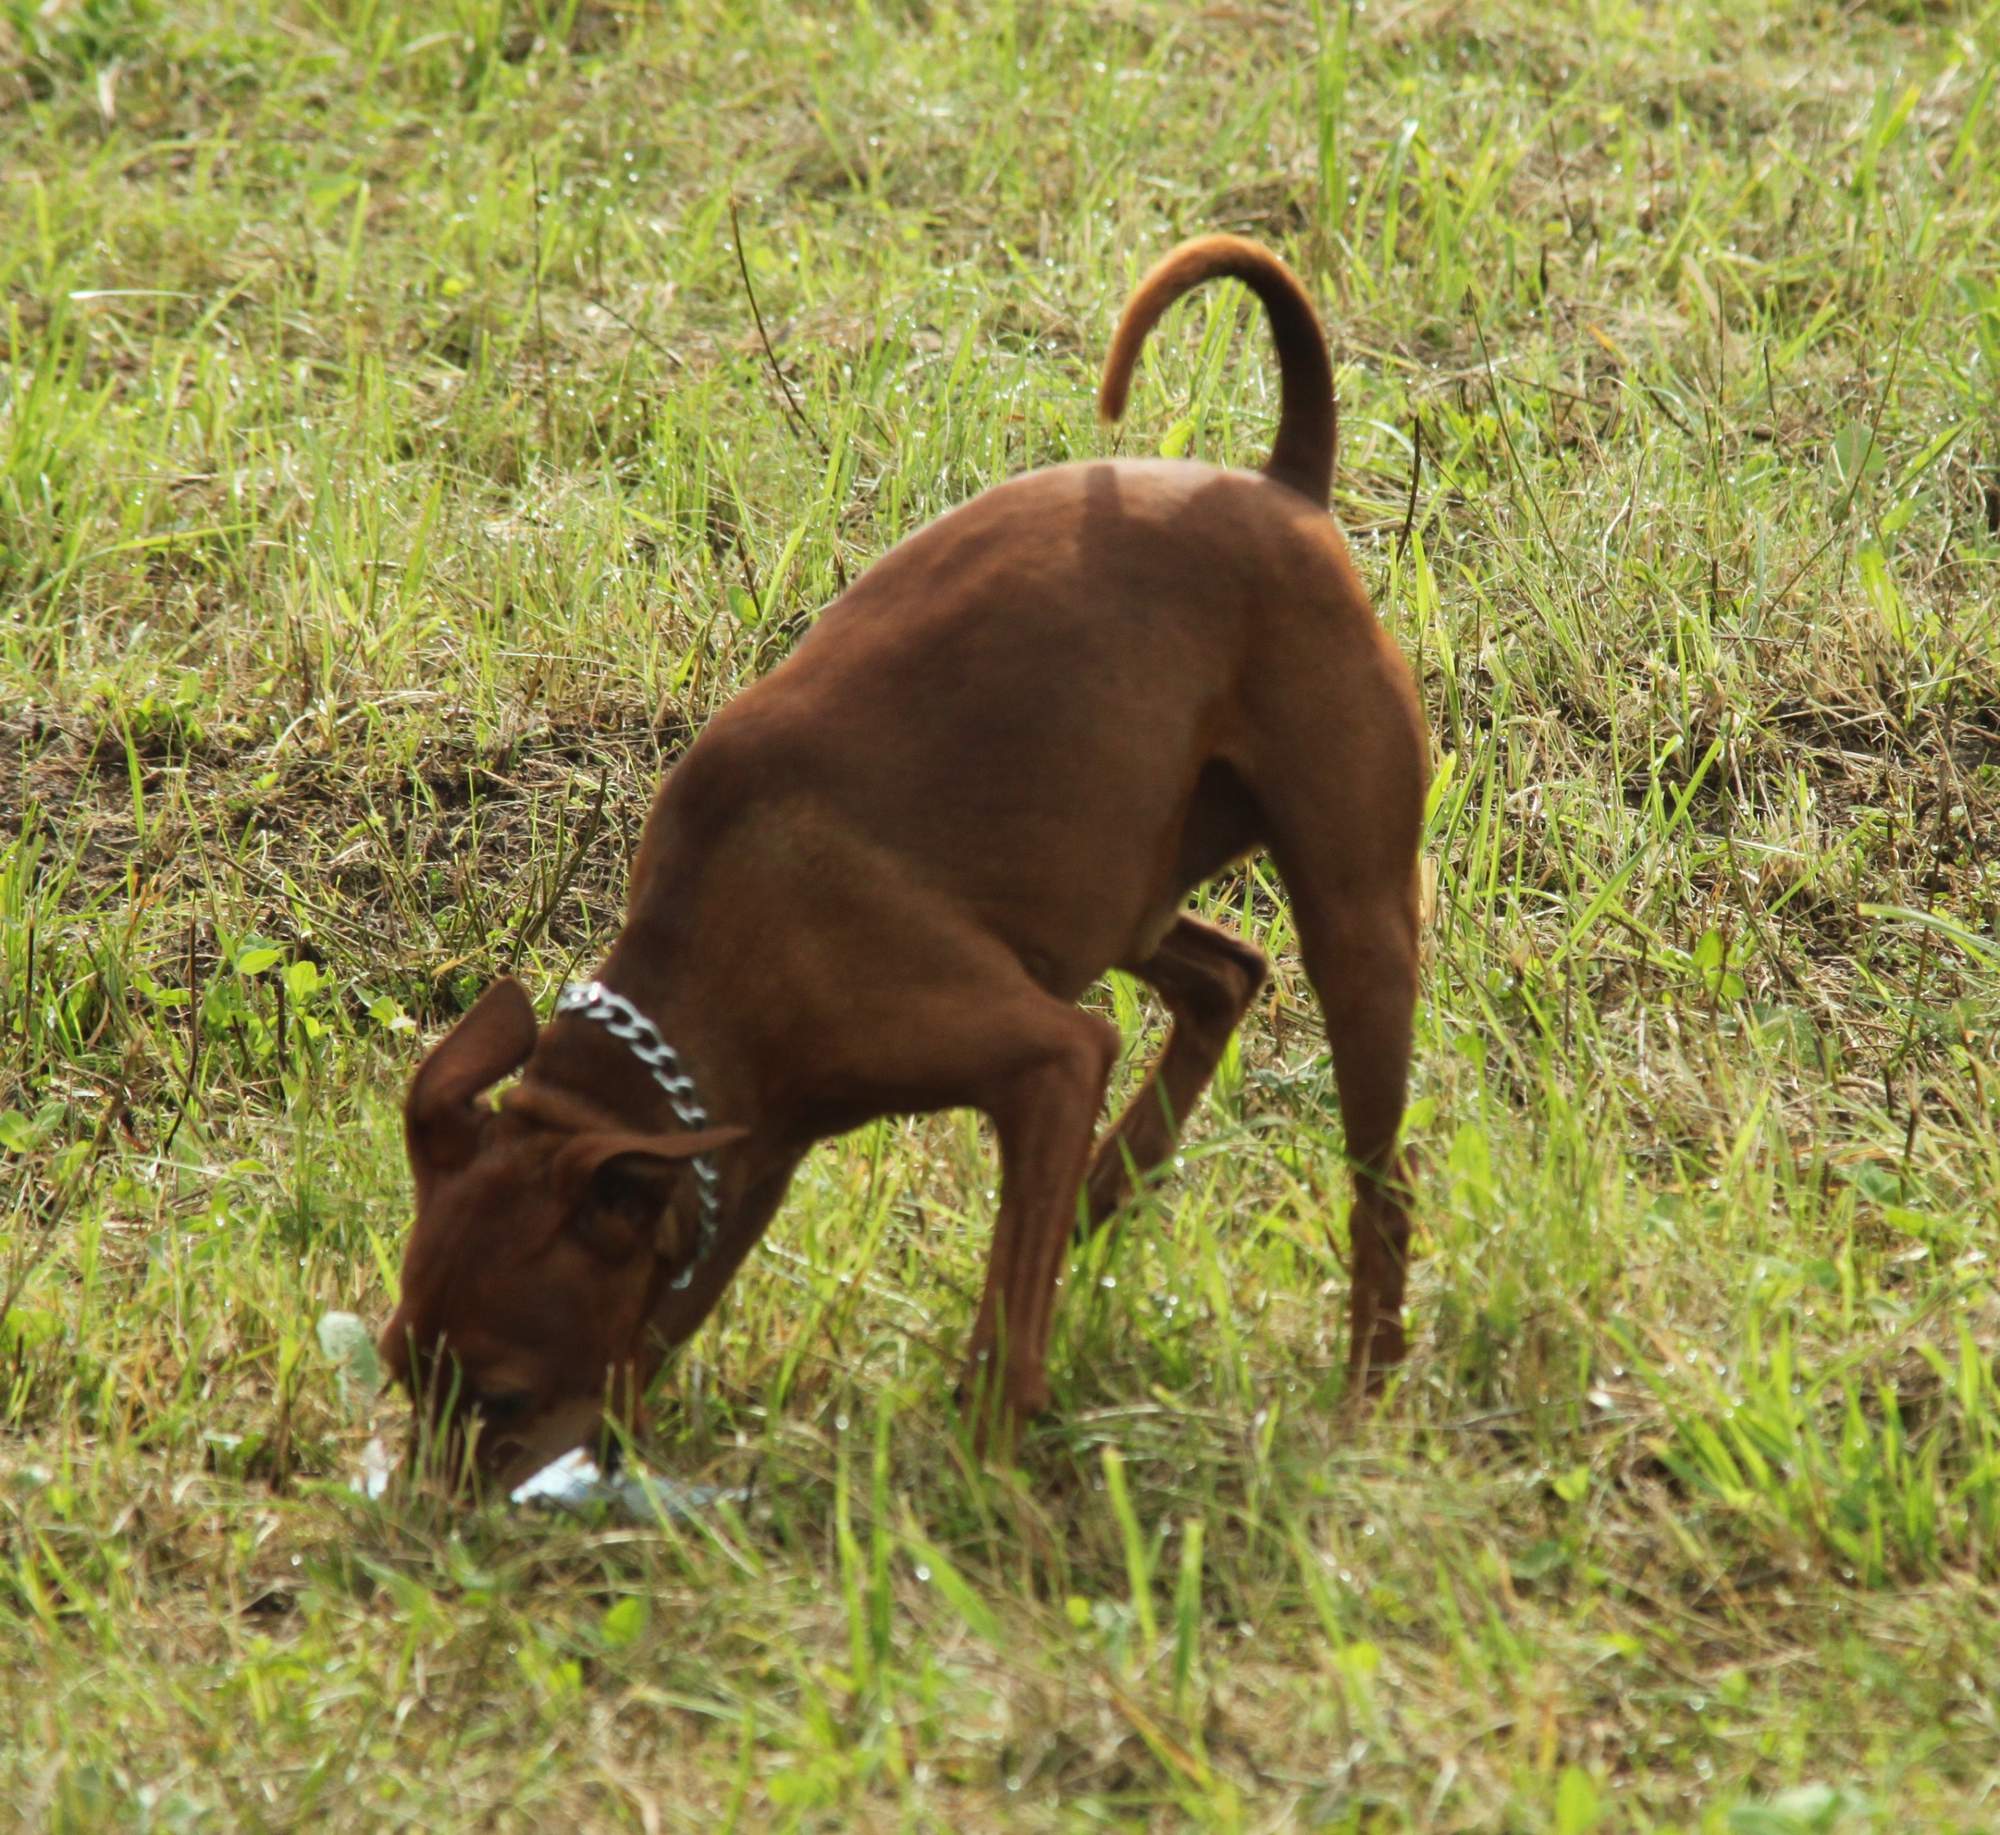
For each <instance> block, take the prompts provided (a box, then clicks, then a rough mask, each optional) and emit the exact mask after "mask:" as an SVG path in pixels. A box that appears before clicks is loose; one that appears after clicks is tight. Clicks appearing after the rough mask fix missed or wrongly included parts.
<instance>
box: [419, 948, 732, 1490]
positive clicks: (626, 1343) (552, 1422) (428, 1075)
mask: <svg viewBox="0 0 2000 1835" xmlns="http://www.w3.org/2000/svg"><path fill="white" fill-rule="evenodd" d="M536 1038H537V1031H536V1026H535V1015H534V1009H533V1008H532V1007H531V1006H530V1004H529V1002H528V996H527V994H526V992H525V991H524V990H523V989H522V987H521V985H520V983H519V982H517V981H513V980H503V981H499V982H496V983H495V984H494V985H493V986H492V987H491V988H489V989H488V990H487V991H486V993H485V994H483V995H482V996H481V997H480V999H479V1001H478V1003H477V1004H476V1005H475V1006H474V1007H473V1008H472V1010H471V1011H470V1012H469V1013H467V1014H466V1015H465V1017H464V1018H463V1019H462V1020H460V1021H459V1023H458V1025H457V1026H456V1027H455V1028H454V1029H453V1030H452V1031H451V1032H450V1033H449V1034H447V1035H446V1037H445V1038H444V1039H443V1040H441V1041H440V1042H439V1043H438V1045H437V1046H436V1047H435V1048H434V1049H433V1050H432V1051H431V1053H430V1055H429V1056H428V1057H426V1058H425V1059H424V1061H423V1063H422V1064H421V1065H420V1066H419V1067H418V1070H417V1074H416V1077H415V1079H414V1080H413V1081H412V1083H411V1085H410V1092H409V1096H408V1098H407V1100H406V1101H405V1103H404V1109H403V1127H404V1137H405V1142H406V1145H407V1146H408V1149H409V1156H410V1169H411V1172H412V1173H413V1174H414V1176H415V1181H416V1198H417V1216H416V1223H415V1226H414V1227H413V1229H412V1231H411V1234H410V1245H409V1250H408V1253H407V1254H406V1256H405V1258H404V1262H403V1292H402V1299H401V1302H400V1303H399V1304H398V1306H397V1307H396V1311H395V1314H394V1316H393V1317H392V1318H391V1319H390V1321H389V1323H388V1325H387V1326H386V1327H385V1328H384V1329H383V1332H382V1336H381V1352H382V1357H383V1359H384V1361H385V1362H386V1363H387V1365H388V1367H389V1369H390V1371H391V1372H392V1373H393V1374H394V1375H395V1377H396V1379H397V1381H398V1382H400V1383H401V1384H402V1385H403V1387H404V1388H405V1389H406V1390H408V1391H409V1394H410V1397H411V1401H412V1403H413V1404H414V1406H415V1409H416V1413H417V1433H416V1439H415V1441H414V1442H413V1444H418V1443H422V1442H424V1441H426V1440H428V1441H429V1442H430V1443H431V1444H432V1445H433V1446H434V1448H435V1450H436V1453H437V1456H438V1457H439V1459H440V1460H441V1461H442V1462H443V1464H444V1468H445V1469H446V1470H448V1471H450V1472H452V1473H454V1474H457V1475H461V1476H476V1477H477V1478H478V1479H480V1480H482V1481H484V1482H486V1483H489V1484H494V1485H498V1486H501V1487H508V1486H512V1485H514V1484H517V1483H519V1482H520V1480H521V1479H523V1478H525V1477H527V1476H528V1475H529V1474H530V1473H532V1472H534V1471H536V1470H537V1469H539V1468H540V1467H541V1466H542V1465H544V1464H546V1463H547V1462H548V1461H549V1460H551V1459H554V1458H557V1457H559V1456H560V1455H561V1454H563V1453H565V1452H567V1451H569V1450H570V1449H571V1448H572V1447H576V1446H581V1445H584V1444H585V1443H587V1442H590V1441H592V1440H594V1439H595V1438H596V1437H597V1436H598V1435H600V1434H601V1433H602V1432H603V1430H604V1428H605V1426H606V1423H607V1419H611V1420H618V1421H621V1422H623V1423H624V1424H626V1425H628V1426H636V1425H637V1423H638V1407H639V1399H640V1396H641V1394H642V1393H643V1391H644V1389H645V1386H646V1384H647V1383H648V1382H649V1381H650V1380H651V1378H652V1376H653V1375H654V1373H655V1372H656V1371H657V1369H658V1368H659V1364H660V1361H661V1358H662V1356H663V1355H664V1351H663V1348H662V1347H661V1346H659V1345H658V1344H657V1343H656V1342H655V1340H654V1337H653V1334H652V1332H651V1330H650V1326H651V1323H652V1317H653V1312H654V1309H655V1307H656V1305H657V1304H658V1303H659V1301H660V1298H661V1296H662V1291H663V1289H664V1287H665V1286H666V1284H667V1283H669V1282H671V1281H672V1280H673V1279H674V1278H675V1276H676V1275H678V1274H679V1273H680V1272H682V1271H683V1270H684V1269H686V1268H687V1266H688V1265H689V1263H690V1261H691V1260H692V1258H693V1256H694V1254H695V1251H696V1232H695V1229H694V1227H693V1224H692V1221H691V1220H692V1218H693V1216H694V1207H693V1206H692V1205H691V1204H689V1203H676V1202H675V1197H676V1193H677V1190H678V1188H679V1185H680V1182H681V1180H682V1178H683V1176H684V1174H685V1173H686V1169H687V1164H688V1161H689V1160H691V1159H692V1158H694V1157H695V1156H696V1155H697V1154H702V1153H709V1152H712V1151H714V1150H715V1149H716V1148H717V1147H719V1146H722V1145H724V1144H726V1143H727V1142H728V1141H731V1140H734V1139H736V1138H738V1137H739V1136H740V1135H741V1134H742V1132H743V1131H742V1130H741V1129H739V1128H709V1129H704V1130H702V1131H701V1132H699V1133H690V1134H645V1133H633V1132H630V1131H626V1130H621V1129H620V1128H618V1127H617V1126H615V1125H613V1124H611V1123H609V1122H603V1121H601V1120H600V1118H598V1117H596V1116H594V1115H593V1114H592V1113H591V1111H590V1109H589V1108H588V1107H587V1105H585V1104H583V1103H581V1102H578V1103H574V1104H571V1103H564V1104H560V1105H556V1106H551V1105H548V1104H542V1105H536V1104H533V1103H526V1102H523V1103H518V1104H515V1103H510V1104H509V1105H508V1106H505V1107H500V1108H496V1107H495V1106H494V1105H493V1104H492V1103H491V1102H490V1101H488V1100H486V1093H487V1091H489V1090H490V1089H492V1087H493V1086H494V1085H495V1084H496V1083H498V1082H499V1081H500V1080H501V1079H502V1078H503V1077H506V1076H508V1075H510V1074H511V1073H512V1072H514V1071H516V1070H519V1069H520V1068H521V1067H522V1065H524V1064H525V1063H526V1062H527V1060H528V1057H529V1055H530V1053H532V1052H533V1050H534V1048H535V1041H536Z"/></svg>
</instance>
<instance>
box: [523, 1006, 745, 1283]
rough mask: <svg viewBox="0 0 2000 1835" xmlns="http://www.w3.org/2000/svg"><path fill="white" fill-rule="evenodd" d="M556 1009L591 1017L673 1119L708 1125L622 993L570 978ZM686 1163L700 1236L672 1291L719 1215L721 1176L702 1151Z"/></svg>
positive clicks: (674, 1059)
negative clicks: (635, 1065) (638, 1067)
mask: <svg viewBox="0 0 2000 1835" xmlns="http://www.w3.org/2000/svg"><path fill="white" fill-rule="evenodd" d="M556 1012H557V1013H558V1014H565V1013H568V1014H574V1015H575V1016H576V1017H577V1018H578V1019H587V1020H594V1021H595V1022H596V1023H597V1024H598V1025H600V1026H602V1027H603V1028H604V1030H605V1031H606V1032H608V1033H610V1034H611V1036H612V1037H613V1038H614V1039H616V1040H617V1041H618V1042H619V1043H620V1044H621V1045H623V1046H624V1047H625V1049H626V1050H627V1051H629V1052H630V1053H631V1054H632V1055H633V1056H634V1057H635V1058H637V1059H638V1060H639V1062H640V1063H641V1064H643V1065H644V1066H645V1067H646V1071H647V1074H648V1075H650V1076H651V1077H652V1079H653V1081H654V1082H655V1083H657V1084H658V1085H659V1086H660V1088H661V1089H662V1090H664V1091H665V1092H666V1097H667V1101H668V1102H669V1103H670V1104H672V1106H673V1111H674V1118H675V1119H676V1120H677V1121H678V1122H679V1123H680V1124H681V1126H682V1127H684V1128H686V1129H688V1130H689V1131H690V1132H691V1133H699V1132H700V1131H701V1130H702V1129H703V1128H705V1127H707V1126H708V1111H707V1110H706V1109H705V1108H703V1107H702V1106H701V1101H700V1099H699V1098H698V1097H697V1095H696V1094H695V1087H694V1079H693V1078H692V1077H690V1076H689V1075H688V1074H687V1072H686V1071H684V1070H683V1069H682V1068H681V1060H680V1054H679V1053H678V1052H676V1051H675V1050H674V1048H673V1047H672V1046H671V1045H669V1044H668V1043H667V1041H666V1040H665V1039H663V1038H662V1037H661V1036H660V1029H659V1027H657V1026H656V1025H654V1024H653V1022H652V1021H651V1020H649V1019H648V1018H647V1017H646V1016H645V1014H643V1013H641V1012H640V1011H639V1009H638V1008H637V1007H635V1006H634V1005H633V1004H632V1003H631V1002H630V1001H629V1000H627V999H626V998H625V996H624V995H623V994H616V993H613V992H612V990H611V989H610V988H607V987H606V986H605V985H604V983H603V982H601V981H572V982H571V983H570V984H569V986H568V987H566V988H564V989H563V991H562V993H561V995H560V996H559V997H558V998H557V1001H556ZM688 1166H689V1169H690V1170H691V1171H692V1172H693V1173H694V1179H695V1197H696V1200H697V1202H698V1203H699V1205H700V1209H701V1215H700V1219H699V1230H700V1235H699V1237H698V1239H697V1241H696V1244H695V1251H694V1259H693V1260H692V1261H691V1262H689V1263H688V1265H687V1266H686V1267H685V1268H683V1269H682V1270H681V1271H680V1273H679V1274H678V1275H677V1276H676V1277H675V1278H674V1279H673V1281H671V1282H670V1283H669V1285H670V1286H671V1287H672V1288H673V1289H674V1291H675V1292H677V1293H678V1292H680V1291H681V1290H682V1289H683V1288H685V1287H686V1286H687V1284H688V1283H689V1282H690V1281H692V1280H693V1279H694V1271H695V1270H696V1269H697V1268H699V1267H700V1266H701V1264H702V1263H703V1262H705V1261H707V1260H708V1258H709V1256H710V1255H711V1254H712V1253H713V1252H714V1249H715V1238H716V1233H717V1231H718V1229H719V1228H720V1227H721V1219H722V1194H721V1189H720V1185H721V1179H720V1175H719V1174H718V1173H717V1171H716V1167H715V1161H714V1159H713V1158H712V1157H711V1156H710V1155H708V1154H706V1153H697V1154H696V1155H695V1156H694V1158H693V1159H691V1160H690V1161H689V1162H688Z"/></svg>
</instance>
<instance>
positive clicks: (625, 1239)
mask: <svg viewBox="0 0 2000 1835" xmlns="http://www.w3.org/2000/svg"><path fill="white" fill-rule="evenodd" d="M747 1133H749V1129H747V1128H736V1127H729V1128H703V1129H700V1130H699V1131H698V1132H695V1133H692V1134H624V1133H615V1132H607V1133H594V1134H584V1135H580V1136H578V1137H577V1138H576V1139H575V1140H573V1141H571V1142H569V1143H568V1144H567V1145H566V1146H565V1147H564V1148H563V1149H562V1152H561V1154H560V1156H559V1157H560V1163H561V1166H562V1172H563V1176H564V1179H565V1182H574V1186H575V1189H576V1191H577V1204H576V1208H575V1210H574V1211H573V1212H572V1214H571V1222H572V1227H573V1228H574V1229H575V1230H577V1232H578V1233H579V1234H581V1236H582V1237H583V1239H584V1241H585V1242H586V1243H588V1244H589V1245H590V1246H591V1247H592V1248H594V1249H596V1250H597V1251H598V1252H599V1253H601V1254H603V1255H606V1256H608V1257H610V1258H612V1259H613V1260H618V1259H622V1258H623V1257H625V1256H628V1255H630V1254H631V1253H632V1252H633V1251H634V1250H635V1249H637V1248H638V1247H639V1246H640V1245H641V1244H646V1245H649V1246H650V1247H651V1249H652V1251H653V1253H654V1254H656V1255H659V1256H663V1257H666V1258H669V1259H672V1258H676V1257H678V1255H679V1254H680V1252H681V1248H682V1245H681V1243H680V1242H679V1240H678V1230H677V1224H676V1220H675V1218H674V1214H673V1210H672V1203H671V1201H672V1198H673V1195H674V1185H675V1183H676V1181H677V1180H678V1179H679V1178H680V1176H681V1169H682V1168H683V1167H684V1166H685V1165H686V1164H687V1162H688V1161H689V1160H691V1159H693V1158H694V1157H695V1156H696V1155H697V1154H701V1153H713V1152H714V1151H715V1150H716V1149H717V1148H718V1147H726V1146H728V1145H729V1144H730V1142H732V1141H739V1140H741V1139H742V1138H743V1137H744V1135H746V1134H747Z"/></svg>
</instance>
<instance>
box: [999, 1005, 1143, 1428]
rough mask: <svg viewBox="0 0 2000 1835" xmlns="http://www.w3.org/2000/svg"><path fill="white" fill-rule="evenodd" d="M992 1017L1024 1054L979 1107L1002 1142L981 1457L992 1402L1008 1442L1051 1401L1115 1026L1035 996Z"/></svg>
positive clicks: (1114, 1053) (1114, 1045) (1112, 1056)
mask: <svg viewBox="0 0 2000 1835" xmlns="http://www.w3.org/2000/svg"><path fill="white" fill-rule="evenodd" d="M992 1017H993V1018H994V1019H997V1020H999V1021H1000V1022H1001V1024H1002V1025H1003V1026H1007V1029H1008V1030H1010V1031H1013V1032H1014V1033H1015V1035H1016V1036H1017V1037H1018V1038H1019V1039H1020V1040H1021V1041H1022V1043H1023V1044H1025V1045H1027V1046H1028V1047H1029V1051H1028V1054H1027V1057H1026V1061H1025V1062H1017V1063H1016V1064H1015V1065H1014V1066H1013V1067H1011V1068H1010V1069H1009V1070H1008V1071H1007V1072H1006V1073H1005V1074H1004V1075H1003V1076H1001V1077H999V1078H997V1079H995V1080H994V1081H993V1082H992V1083H991V1084H990V1085H989V1086H988V1087H987V1088H985V1089H983V1090H981V1091H980V1093H979V1095H978V1099H977V1103H976V1106H977V1107H979V1108H981V1109H983V1110H984V1111H985V1112H986V1113H987V1114H988V1115H989V1116H991V1117H992V1119H993V1125H994V1129H995V1132H996V1133H997V1134H998V1136H999V1140H1000V1217H999V1221H998V1223H997V1224H996V1226H995V1228H994V1233H993V1253H992V1258H991V1260H990V1261H989V1262H988V1264H987V1270H986V1289H985V1292H984V1293H983V1294H982V1295H981V1297H980V1302H979V1317H978V1320H977V1322H976V1323H975V1324H974V1326H973V1330H972V1345H971V1351H970V1357H969V1360H968V1364H967V1370H966V1382H965V1398H966V1406H967V1407H968V1408H969V1409H970V1410H971V1414H972V1424H973V1435H974V1442H975V1444H976V1445H977V1446H978V1447H979V1448H980V1449H981V1450H982V1451H984V1450H985V1449H986V1447H987V1446H988V1444H989V1442H990V1437H991V1433H992V1430H993V1428H994V1427H995V1425H996V1404H997V1416H998V1418H997V1425H998V1427H999V1430H1000V1434H1001V1439H1002V1444H1003V1445H1005V1444H1006V1443H1008V1442H1009V1441H1011V1436H1012V1431H1013V1428H1014V1427H1015V1426H1016V1425H1017V1424H1018V1423H1019V1422H1021V1421H1024V1420H1026V1419H1028V1418H1029V1417H1031V1416H1033V1415H1036V1414H1039V1413H1041V1411H1042V1410H1043V1409H1045V1408H1046V1407H1047V1406H1048V1401H1049V1385H1048V1375H1047V1368H1046V1365H1047V1358H1048V1348H1049V1330H1050V1326H1051V1324H1052V1322H1053V1319H1054V1314H1055V1296H1056V1289H1057V1287H1058V1285H1059V1284H1060V1278H1061V1275H1062V1270H1063V1265H1064V1263H1065V1261H1066V1260H1067V1259H1068V1256H1069V1249H1070V1244H1071V1240H1072V1237H1073V1235H1074V1233H1075V1229H1076V1212H1077V1197H1078V1194H1079V1192H1080V1191H1081V1190H1082V1187H1083V1175H1084V1169H1085V1167H1086V1165H1087V1164H1088V1162H1089V1157H1090V1143H1091V1137H1092V1135H1093V1134H1094V1133H1095V1131H1096V1127H1097V1116H1098V1111H1099V1109H1100V1108H1101V1107H1102V1106H1103V1102H1104V1089H1105V1085H1106V1083H1107V1082H1109V1080H1110V1076H1111V1066H1112V1064H1113V1062H1114V1061H1115V1060H1116V1058H1117V1055H1118V1034H1117V1031H1116V1029H1115V1028H1114V1027H1112V1026H1110V1025H1109V1024H1107V1023H1106V1022H1105V1021H1103V1020H1101V1019H1097V1018H1094V1017H1093V1016H1092V1015H1090V1014H1087V1013H1083V1012H1080V1011H1078V1010H1077V1009H1076V1008H1074V1007H1070V1006H1066V1005H1064V1004H1062V1003H1061V1002H1058V1001H1054V1000H1051V999H1049V998H1048V997H1047V996H1045V995H1042V994H1041V993H1040V992H1039V991H1036V992H1034V993H1032V994H1026V993H1024V994H1023V995H1022V996H1021V997H1020V999H1019V1000H1018V1001H1017V1002H1016V1003H1014V1010H1013V1011H1012V1012H1010V1013H1008V1014H1006V1015H1004V1016H1003V1015H994V1016H992ZM1007 1022H1012V1024H1011V1025H1010V1026H1009V1025H1008V1024H1007ZM996 1364H997V1366H998V1375H999V1381H998V1382H997V1384H996V1382H995V1381H994V1376H995V1367H996Z"/></svg>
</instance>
